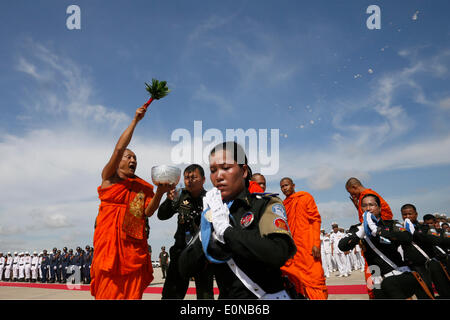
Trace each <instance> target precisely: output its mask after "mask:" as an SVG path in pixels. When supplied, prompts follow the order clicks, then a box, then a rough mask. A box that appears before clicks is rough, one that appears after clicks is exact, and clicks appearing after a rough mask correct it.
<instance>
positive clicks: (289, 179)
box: [280, 177, 294, 184]
mask: <svg viewBox="0 0 450 320" xmlns="http://www.w3.org/2000/svg"><path fill="white" fill-rule="evenodd" d="M283 180H288V181H289V182H290V183H291V184H294V181H292V179H291V178H289V177H284V178H283V179H281V180H280V183H281V182H283Z"/></svg>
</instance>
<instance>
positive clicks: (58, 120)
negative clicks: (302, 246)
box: [0, 0, 450, 256]
mask: <svg viewBox="0 0 450 320" xmlns="http://www.w3.org/2000/svg"><path fill="white" fill-rule="evenodd" d="M71 4H76V5H78V6H79V7H80V9H81V30H69V29H68V28H67V27H66V19H67V18H68V17H69V16H70V14H67V13H66V9H67V7H68V6H69V5H71ZM372 4H376V5H378V6H379V7H380V9H381V29H379V30H369V29H368V28H367V26H366V20H367V19H368V18H369V16H370V14H367V13H366V9H367V7H368V6H369V5H372ZM448 12H450V4H449V3H448V1H432V2H431V1H430V2H426V1H269V0H267V1H189V2H188V1H132V2H130V1H114V2H112V1H40V2H39V4H37V3H35V2H32V1H2V2H1V4H0V40H1V43H2V46H1V50H0V58H1V59H0V70H1V72H0V96H1V97H2V98H1V99H0V109H1V114H2V116H1V117H0V153H1V154H2V156H1V157H0V176H1V177H2V178H1V183H0V250H1V251H15V250H17V251H21V250H31V251H32V250H39V251H40V250H42V249H50V248H52V247H54V246H56V247H58V248H59V247H63V246H70V247H76V246H78V245H82V246H84V245H86V244H91V243H92V237H93V225H94V220H95V216H96V214H97V210H98V204H99V201H98V198H97V191H96V188H97V186H98V185H99V184H100V182H101V180H100V173H101V170H102V168H103V166H104V165H105V163H106V162H107V160H108V159H109V157H110V155H111V152H112V150H113V147H114V145H115V142H116V141H117V139H118V137H119V136H120V134H121V132H122V131H123V130H124V129H125V127H126V126H127V125H128V124H129V122H130V121H131V118H132V117H133V115H134V112H135V110H136V108H137V107H139V106H140V105H142V104H143V103H144V102H145V101H146V100H147V93H146V91H145V86H144V82H150V81H151V79H152V78H158V79H162V80H167V81H168V85H169V87H170V89H171V90H172V92H171V93H170V94H169V96H167V97H166V98H164V99H162V100H160V101H156V102H154V103H153V104H152V105H151V109H150V112H149V113H147V115H146V117H145V118H144V120H143V121H141V122H140V123H139V126H138V128H137V129H136V131H135V135H134V137H133V140H132V143H131V145H130V147H131V148H132V149H133V150H134V151H135V152H136V154H137V156H138V170H137V174H138V175H140V176H141V177H142V178H144V179H147V180H149V181H150V169H151V167H152V166H154V165H157V164H171V163H173V159H172V158H171V152H172V151H173V148H174V147H175V145H176V144H177V143H176V142H174V141H172V140H171V135H172V133H173V132H174V131H175V130H176V129H180V128H181V129H186V130H188V131H189V132H191V133H192V134H193V133H194V121H202V127H203V132H204V131H206V130H207V129H218V130H220V131H221V132H223V133H224V135H225V130H226V129H238V128H242V129H244V130H248V129H255V130H257V131H258V130H261V129H267V130H270V129H279V136H278V137H277V138H278V141H279V170H278V171H277V172H276V173H275V174H271V175H267V177H266V178H267V179H268V191H274V192H280V189H279V180H280V178H282V177H284V176H290V177H292V178H293V180H294V181H295V183H296V190H297V191H299V190H305V191H308V192H310V193H311V194H312V195H313V196H314V197H315V199H316V202H317V204H318V207H319V211H320V213H321V215H322V220H323V223H322V227H323V228H325V229H327V230H329V229H330V225H331V223H332V222H338V223H340V224H341V225H342V226H343V227H348V226H350V225H351V224H353V223H355V222H356V221H357V218H356V211H355V209H354V208H353V206H352V204H351V203H350V201H349V200H348V194H347V192H346V191H345V188H344V184H345V182H346V180H347V179H348V178H349V177H351V176H356V177H359V178H360V179H361V180H362V182H363V184H364V185H365V186H366V187H370V188H373V189H375V190H376V191H377V192H379V193H380V194H381V195H382V196H383V197H384V198H385V199H386V200H387V201H388V202H389V204H390V205H391V208H392V210H393V211H394V216H395V218H398V219H400V215H399V210H400V207H401V205H403V204H404V203H408V202H409V203H414V204H416V206H417V208H418V211H419V215H420V216H423V214H426V213H434V212H440V213H448V208H449V207H450V200H449V197H448V194H449V192H450V185H449V182H448V181H450V126H449V125H448V121H449V120H450V87H449V85H448V83H449V73H450V70H449V67H450V28H449V23H448ZM258 132H260V131H258ZM269 149H270V147H269ZM202 164H203V165H204V167H205V168H206V169H207V168H208V164H207V163H202ZM179 166H180V168H182V169H183V168H184V167H185V165H179ZM260 169H261V166H260V165H258V164H255V165H254V166H253V171H259V170H260ZM206 171H207V172H208V170H206ZM207 180H208V183H207V184H206V187H207V188H210V187H211V184H210V182H209V178H208V179H207ZM150 224H151V235H150V239H149V243H150V244H151V245H152V246H153V248H155V251H158V252H159V248H160V247H161V246H162V245H165V246H170V245H172V243H173V239H172V236H173V232H174V230H175V219H172V220H171V221H164V222H161V221H158V220H157V218H156V216H154V217H152V218H151V219H150ZM154 256H155V255H154Z"/></svg>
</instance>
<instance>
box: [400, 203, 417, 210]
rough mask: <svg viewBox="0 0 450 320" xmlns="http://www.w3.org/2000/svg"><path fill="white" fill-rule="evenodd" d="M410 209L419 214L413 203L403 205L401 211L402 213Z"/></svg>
mask: <svg viewBox="0 0 450 320" xmlns="http://www.w3.org/2000/svg"><path fill="white" fill-rule="evenodd" d="M408 208H410V209H413V210H414V211H415V212H417V210H416V206H415V205H413V204H411V203H407V204H404V205H402V207H401V208H400V211H402V210H403V209H408Z"/></svg>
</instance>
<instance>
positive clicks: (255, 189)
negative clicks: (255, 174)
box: [248, 181, 264, 193]
mask: <svg viewBox="0 0 450 320" xmlns="http://www.w3.org/2000/svg"><path fill="white" fill-rule="evenodd" d="M248 192H250V193H263V192H264V190H263V189H262V188H261V186H260V185H259V184H258V183H257V182H255V181H249V186H248Z"/></svg>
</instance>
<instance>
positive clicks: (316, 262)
mask: <svg viewBox="0 0 450 320" xmlns="http://www.w3.org/2000/svg"><path fill="white" fill-rule="evenodd" d="M280 188H281V191H282V192H283V194H284V195H285V196H286V199H285V200H284V201H283V204H284V206H285V208H286V212H287V220H288V224H289V228H290V230H291V234H292V237H293V238H294V242H295V244H296V246H297V253H296V254H295V256H294V257H293V258H291V259H290V260H288V261H287V262H286V264H285V265H284V266H283V267H282V268H281V271H282V272H283V274H285V275H287V276H288V278H289V279H290V281H291V282H292V283H293V284H294V285H295V288H296V291H297V292H298V293H300V294H302V295H303V296H305V297H307V298H308V299H310V300H319V299H321V300H325V299H327V298H328V289H327V286H326V282H325V276H324V272H323V268H322V260H321V258H320V224H321V222H322V220H321V217H320V214H319V211H318V210H317V206H316V203H315V201H314V198H313V197H312V196H311V195H310V194H309V193H308V192H305V191H298V192H295V184H294V183H293V181H292V179H291V178H283V179H281V181H280Z"/></svg>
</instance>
